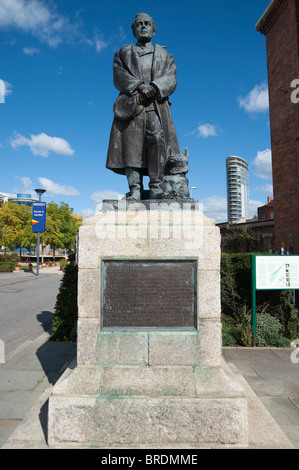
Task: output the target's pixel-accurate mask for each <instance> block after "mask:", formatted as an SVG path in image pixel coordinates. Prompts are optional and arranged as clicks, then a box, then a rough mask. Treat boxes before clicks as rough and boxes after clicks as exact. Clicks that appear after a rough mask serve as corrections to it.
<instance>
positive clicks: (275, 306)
mask: <svg viewBox="0 0 299 470" xmlns="http://www.w3.org/2000/svg"><path fill="white" fill-rule="evenodd" d="M256 303H257V312H261V313H263V312H264V311H267V313H268V314H270V315H271V316H272V317H274V318H276V319H277V320H278V321H279V322H280V324H281V328H282V329H281V331H280V333H279V335H278V336H275V337H272V343H273V342H275V343H276V344H278V343H279V344H280V341H282V343H285V342H286V341H285V340H284V339H282V338H288V339H294V338H298V337H299V318H298V311H297V309H296V308H295V307H294V305H293V294H292V291H290V290H285V291H281V290H276V291H257V292H256ZM265 305H266V306H267V307H266V309H265ZM247 306H251V259H250V253H239V254H235V253H234V254H228V253H222V255H221V311H222V317H223V319H224V320H225V321H227V322H229V323H232V324H233V325H234V326H235V327H236V330H235V332H234V335H235V337H236V339H237V341H238V344H242V345H245V344H247V343H248V342H249V338H250V330H249V325H248V318H249V316H248V311H249V310H248V307H247ZM246 310H247V313H246ZM246 315H247V318H246ZM258 317H259V313H258V314H257V318H258Z"/></svg>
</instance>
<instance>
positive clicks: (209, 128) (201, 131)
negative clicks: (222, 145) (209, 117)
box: [197, 124, 218, 138]
mask: <svg viewBox="0 0 299 470" xmlns="http://www.w3.org/2000/svg"><path fill="white" fill-rule="evenodd" d="M197 135H198V137H204V138H207V137H215V136H217V135H218V132H217V128H216V126H214V125H212V124H202V125H199V126H198V128H197Z"/></svg>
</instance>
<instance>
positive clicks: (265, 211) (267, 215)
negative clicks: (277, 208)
mask: <svg viewBox="0 0 299 470" xmlns="http://www.w3.org/2000/svg"><path fill="white" fill-rule="evenodd" d="M257 215H258V220H269V219H274V201H273V199H272V197H271V196H269V197H268V201H267V204H265V205H264V206H261V207H258V209H257Z"/></svg>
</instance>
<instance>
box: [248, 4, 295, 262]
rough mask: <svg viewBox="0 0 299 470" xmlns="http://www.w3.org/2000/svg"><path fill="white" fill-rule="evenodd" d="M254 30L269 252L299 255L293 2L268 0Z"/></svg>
mask: <svg viewBox="0 0 299 470" xmlns="http://www.w3.org/2000/svg"><path fill="white" fill-rule="evenodd" d="M256 29H257V31H259V32H260V33H261V34H264V35H265V36H266V49H267V64H268V83H269V101H270V126H271V146H272V169H273V190H274V200H275V219H274V220H275V222H274V243H275V249H276V250H277V251H279V250H280V248H281V247H282V246H283V247H284V248H285V249H286V250H289V251H290V252H291V253H292V252H294V253H296V254H299V147H298V146H299V102H297V101H299V100H294V99H293V97H294V96H295V97H296V96H297V98H298V97H299V0H273V1H272V2H271V3H270V5H269V7H268V8H267V10H266V11H265V13H264V14H263V16H262V17H261V19H260V20H259V21H258V23H257V25H256ZM294 80H298V85H297V86H296V88H297V89H298V93H297V95H296V88H295V87H294V83H296V82H294ZM291 84H292V85H291Z"/></svg>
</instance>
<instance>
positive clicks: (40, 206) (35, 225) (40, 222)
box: [32, 202, 46, 233]
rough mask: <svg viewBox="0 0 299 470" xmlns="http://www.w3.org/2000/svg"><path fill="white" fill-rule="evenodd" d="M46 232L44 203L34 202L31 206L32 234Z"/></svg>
mask: <svg viewBox="0 0 299 470" xmlns="http://www.w3.org/2000/svg"><path fill="white" fill-rule="evenodd" d="M45 231H46V203H45V202H34V203H33V206H32V232H34V233H37V232H41V233H43V232H45Z"/></svg>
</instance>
